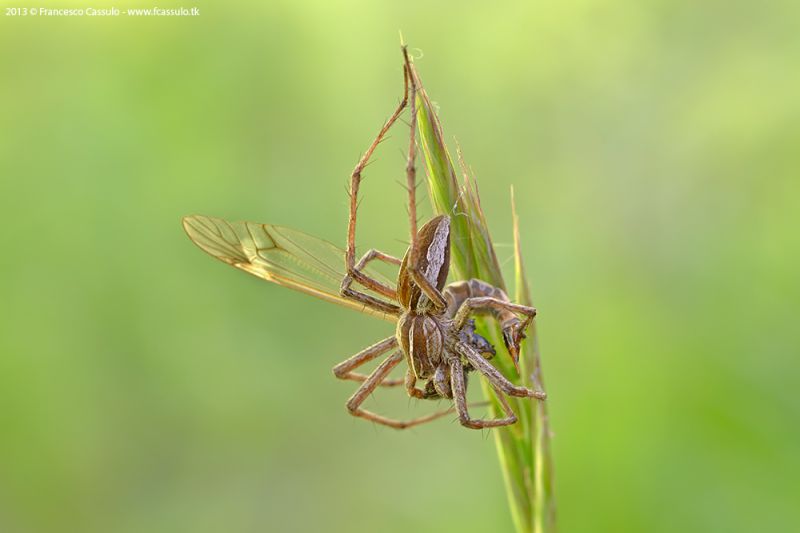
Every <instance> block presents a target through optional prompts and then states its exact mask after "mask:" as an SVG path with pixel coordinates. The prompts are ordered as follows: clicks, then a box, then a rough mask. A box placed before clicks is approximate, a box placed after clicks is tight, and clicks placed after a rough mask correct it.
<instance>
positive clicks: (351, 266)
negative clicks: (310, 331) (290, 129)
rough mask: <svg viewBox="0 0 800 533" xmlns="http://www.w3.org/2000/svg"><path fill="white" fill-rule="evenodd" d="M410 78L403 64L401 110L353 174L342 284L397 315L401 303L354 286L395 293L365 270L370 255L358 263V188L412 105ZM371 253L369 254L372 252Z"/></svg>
mask: <svg viewBox="0 0 800 533" xmlns="http://www.w3.org/2000/svg"><path fill="white" fill-rule="evenodd" d="M409 77H410V73H409V70H408V66H407V65H406V66H404V67H403V86H404V88H403V99H402V100H401V101H400V104H398V106H397V109H395V111H394V113H393V114H392V116H391V117H389V120H387V121H386V123H385V124H384V125H383V127H382V128H381V130H380V131H379V132H378V136H377V137H375V140H374V141H372V144H371V145H370V146H369V148H367V151H366V152H364V155H363V156H362V157H361V159H360V160H359V161H358V163H357V164H356V166H355V168H354V169H353V172H352V174H351V175H350V218H349V220H348V224H347V252H346V253H345V269H346V271H347V275H346V276H345V277H344V279H343V280H342V286H341V294H342V296H344V297H346V298H350V299H352V300H356V301H359V302H362V303H363V304H365V305H368V306H370V307H373V308H376V309H379V310H381V311H385V312H388V313H390V314H394V315H399V314H400V308H399V307H398V306H397V305H394V304H391V303H388V302H384V301H381V300H379V299H377V298H375V297H373V296H370V295H368V294H365V293H363V292H361V291H356V290H354V289H352V288H350V285H351V284H352V282H353V281H354V280H355V281H357V282H358V283H360V284H361V285H363V286H364V287H366V288H368V289H371V290H373V291H375V292H377V293H378V294H382V295H384V296H387V297H391V296H392V294H393V293H394V292H395V291H394V290H393V289H391V288H390V287H387V286H386V285H384V284H383V283H380V282H379V281H377V280H375V279H373V278H371V277H370V276H368V275H366V274H364V273H363V272H362V271H361V268H363V266H364V265H365V264H366V262H367V261H368V259H366V257H367V256H366V255H365V256H364V257H365V259H362V261H361V262H359V265H360V266H361V268H359V266H357V265H356V211H357V210H358V188H359V186H360V185H361V172H362V171H363V170H364V167H366V166H367V163H369V159H370V157H372V153H373V152H374V151H375V149H376V148H377V147H378V144H380V142H381V141H382V140H383V138H384V137H385V136H386V133H387V132H388V131H389V128H391V127H392V125H393V124H394V123H395V121H397V118H398V117H399V116H400V113H402V112H403V109H405V107H406V105H407V104H408V81H409ZM367 255H369V252H368V253H367ZM384 255H385V254H384ZM387 257H390V256H387ZM392 259H394V258H392Z"/></svg>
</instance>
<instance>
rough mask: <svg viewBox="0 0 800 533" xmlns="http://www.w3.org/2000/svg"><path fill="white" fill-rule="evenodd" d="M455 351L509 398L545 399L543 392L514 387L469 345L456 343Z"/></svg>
mask: <svg viewBox="0 0 800 533" xmlns="http://www.w3.org/2000/svg"><path fill="white" fill-rule="evenodd" d="M456 351H457V352H458V353H459V354H461V355H462V356H464V357H465V358H466V359H467V361H469V363H470V364H471V365H472V367H473V368H474V369H475V370H477V371H478V372H480V373H481V374H483V375H484V376H486V379H488V380H489V382H490V383H491V384H492V385H494V386H496V387H497V388H498V389H500V390H501V391H503V392H505V393H506V394H508V395H510V396H519V397H521V398H527V397H529V398H537V399H539V400H544V399H545V398H547V394H546V393H545V392H542V391H535V390H532V389H529V388H527V387H523V386H520V385H514V384H513V383H511V382H510V381H509V380H508V378H506V377H505V376H504V375H503V374H501V373H500V371H499V370H497V369H496V368H495V367H493V366H492V365H491V364H490V363H489V362H488V361H487V360H486V359H484V358H483V357H481V354H479V353H478V352H477V351H475V349H474V348H473V347H472V346H470V345H469V344H466V343H464V342H459V343H457V344H456Z"/></svg>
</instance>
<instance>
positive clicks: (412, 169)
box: [403, 47, 447, 311]
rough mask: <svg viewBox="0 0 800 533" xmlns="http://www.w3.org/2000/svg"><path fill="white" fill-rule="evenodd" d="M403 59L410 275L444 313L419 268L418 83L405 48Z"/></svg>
mask: <svg viewBox="0 0 800 533" xmlns="http://www.w3.org/2000/svg"><path fill="white" fill-rule="evenodd" d="M403 58H404V60H405V63H406V71H407V72H408V73H409V82H410V84H411V99H410V104H409V107H410V112H411V120H410V124H409V126H410V127H411V135H410V138H409V142H408V160H407V163H406V188H407V189H408V225H409V231H410V233H411V244H410V246H409V250H410V254H409V261H408V273H409V275H410V276H411V279H412V280H413V281H414V283H416V284H417V286H418V287H419V288H420V290H421V291H422V292H423V293H424V294H425V296H427V297H428V299H429V300H430V301H431V302H432V303H433V305H434V307H436V309H437V310H438V311H443V310H444V309H446V308H447V302H446V301H445V299H444V296H443V295H442V293H441V291H440V290H439V289H438V288H436V286H435V285H433V284H432V283H431V282H430V281H429V280H428V279H427V278H426V277H425V276H424V275H423V274H422V273H421V272H420V271H419V268H418V263H419V260H418V256H419V254H420V253H422V251H420V250H418V249H417V246H416V242H417V167H416V159H417V142H416V131H417V82H416V78H415V76H414V72H413V69H412V67H411V61H410V59H409V58H408V50H407V49H406V48H405V47H403Z"/></svg>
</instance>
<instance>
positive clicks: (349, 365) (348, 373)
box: [333, 336, 405, 387]
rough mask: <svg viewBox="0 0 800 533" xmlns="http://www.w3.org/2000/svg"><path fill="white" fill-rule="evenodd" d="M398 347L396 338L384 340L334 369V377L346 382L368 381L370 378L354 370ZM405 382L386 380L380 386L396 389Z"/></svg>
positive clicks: (401, 380)
mask: <svg viewBox="0 0 800 533" xmlns="http://www.w3.org/2000/svg"><path fill="white" fill-rule="evenodd" d="M396 346H397V338H396V337H394V336H392V337H389V338H387V339H383V340H382V341H380V342H378V343H376V344H373V345H372V346H370V347H369V348H365V349H364V350H361V351H360V352H358V353H357V354H355V355H354V356H352V357H350V358H348V359H347V360H345V361H342V362H341V363H339V364H338V365H336V366H335V367H333V375H334V376H336V377H337V378H339V379H344V380H348V379H349V380H352V381H366V380H367V378H368V376H366V375H364V374H359V373H358V372H353V370H355V369H356V368H358V367H360V366H361V365H363V364H365V363H367V362H369V361H372V360H373V359H375V358H376V357H378V356H379V355H381V354H384V353H386V352H388V351H389V350H391V349H393V348H395V347H396ZM404 382H405V381H404V380H403V379H384V380H383V381H381V383H380V385H381V386H383V387H396V386H398V385H402V384H403V383H404Z"/></svg>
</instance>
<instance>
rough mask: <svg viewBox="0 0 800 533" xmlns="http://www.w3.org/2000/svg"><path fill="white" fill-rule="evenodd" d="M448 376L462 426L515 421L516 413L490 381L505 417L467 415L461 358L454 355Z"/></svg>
mask: <svg viewBox="0 0 800 533" xmlns="http://www.w3.org/2000/svg"><path fill="white" fill-rule="evenodd" d="M450 376H451V377H450V381H451V386H452V389H453V400H454V401H455V405H456V412H457V413H458V421H459V422H460V423H461V425H462V426H464V427H468V428H471V429H483V428H493V427H498V426H509V425H511V424H514V423H516V421H517V415H515V414H514V411H512V410H511V406H510V405H508V400H507V399H506V397H505V396H504V395H503V394H502V393H501V392H500V391H499V390H498V389H497V387H496V386H495V385H494V383H491V386H492V389H493V390H494V393H495V396H497V399H498V400H499V401H500V407H502V409H503V412H504V413H505V415H506V416H505V418H495V419H491V420H483V419H480V418H472V417H471V416H470V415H469V410H468V409H467V387H466V384H465V382H464V365H462V364H461V360H460V358H458V357H454V358H453V359H452V360H451V361H450Z"/></svg>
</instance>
